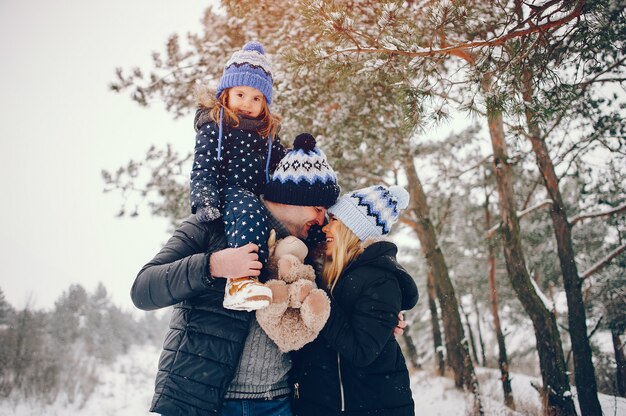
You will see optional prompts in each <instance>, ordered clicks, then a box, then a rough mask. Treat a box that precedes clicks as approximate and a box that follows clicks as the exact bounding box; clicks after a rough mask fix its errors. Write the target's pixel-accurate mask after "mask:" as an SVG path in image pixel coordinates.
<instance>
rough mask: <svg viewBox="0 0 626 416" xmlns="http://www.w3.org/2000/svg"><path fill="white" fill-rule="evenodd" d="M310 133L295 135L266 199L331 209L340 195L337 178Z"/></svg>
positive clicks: (277, 167) (269, 184)
mask: <svg viewBox="0 0 626 416" xmlns="http://www.w3.org/2000/svg"><path fill="white" fill-rule="evenodd" d="M315 144H316V142H315V138H314V137H313V136H311V135H310V134H307V133H304V134H300V135H298V137H296V140H295V141H294V148H293V149H292V150H291V151H289V152H288V153H287V154H286V155H285V156H284V157H283V158H282V159H281V161H280V162H279V163H278V166H276V170H275V171H274V175H273V177H272V179H271V181H270V182H269V183H268V184H267V186H266V189H265V199H267V200H268V201H273V202H278V203H281V204H287V205H300V206H330V205H332V204H334V203H335V201H336V200H337V197H338V196H339V186H338V185H337V175H335V171H334V170H333V168H332V167H330V165H329V164H328V161H327V160H326V155H325V154H324V152H323V151H322V150H321V149H319V148H317V147H315Z"/></svg>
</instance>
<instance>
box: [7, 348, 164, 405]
mask: <svg viewBox="0 0 626 416" xmlns="http://www.w3.org/2000/svg"><path fill="white" fill-rule="evenodd" d="M159 354H160V348H157V347H153V346H141V347H140V346H136V347H133V348H132V349H131V350H130V351H129V353H128V354H126V355H124V356H121V357H119V358H118V359H117V360H116V361H115V362H114V363H113V364H112V365H110V366H107V367H103V368H101V369H100V371H99V374H98V378H99V381H100V382H99V384H98V386H97V387H96V388H95V390H94V392H93V393H92V395H91V396H90V397H89V399H88V400H87V402H86V403H84V405H83V406H81V403H78V402H79V401H80V400H75V401H74V403H70V402H69V401H68V400H67V397H59V398H57V400H56V402H55V403H53V404H51V405H44V404H41V403H36V402H34V401H29V402H23V401H21V402H15V400H10V399H9V400H2V401H0V416H9V415H10V416H40V415H45V416H87V415H89V416H111V415H115V416H140V415H154V413H149V412H148V408H149V407H150V401H151V400H152V393H153V391H154V376H155V375H156V370H157V363H158V359H159Z"/></svg>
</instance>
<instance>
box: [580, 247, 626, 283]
mask: <svg viewBox="0 0 626 416" xmlns="http://www.w3.org/2000/svg"><path fill="white" fill-rule="evenodd" d="M625 250H626V244H622V245H621V246H619V247H618V248H616V249H615V250H613V251H612V252H610V253H609V254H607V256H606V257H604V258H603V259H602V260H600V261H599V262H597V263H596V264H594V265H593V266H591V267H590V268H589V269H587V270H586V271H585V272H584V273H582V274H581V275H580V279H581V280H584V279H586V278H588V277H589V276H591V275H592V274H594V273H596V272H598V271H600V270H602V269H603V268H604V267H606V266H608V265H609V263H611V260H613V259H614V258H615V257H617V256H619V255H620V254H621V253H623V252H624V251H625Z"/></svg>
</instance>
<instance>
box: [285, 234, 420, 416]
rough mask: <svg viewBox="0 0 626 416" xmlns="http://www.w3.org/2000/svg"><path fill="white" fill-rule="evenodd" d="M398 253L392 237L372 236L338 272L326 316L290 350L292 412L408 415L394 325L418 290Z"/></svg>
mask: <svg viewBox="0 0 626 416" xmlns="http://www.w3.org/2000/svg"><path fill="white" fill-rule="evenodd" d="M396 253H397V247H396V246H395V245H394V244H393V243H390V242H387V241H380V242H375V243H373V244H371V245H369V246H368V247H366V248H365V250H364V251H363V253H362V254H361V255H360V256H359V257H357V259H356V260H354V261H353V262H352V263H350V264H349V265H348V266H347V268H346V270H345V271H344V272H343V273H342V275H341V277H340V278H339V280H338V282H337V285H336V286H335V288H334V290H333V291H332V293H331V313H330V318H329V319H328V322H327V323H326V325H325V326H324V329H323V330H322V332H321V334H320V336H318V337H317V339H316V340H315V341H313V342H312V343H310V344H308V345H306V346H305V347H304V348H303V349H302V350H301V351H299V352H298V353H297V356H296V360H297V363H298V366H297V368H298V369H297V371H296V372H297V374H296V380H297V381H298V392H297V395H298V398H297V399H295V401H294V409H295V411H296V414H297V415H298V416H309V415H310V416H313V415H315V416H318V415H325V416H330V415H339V414H341V415H363V416H365V415H367V416H369V415H394V416H395V415H397V416H404V415H407V416H412V415H413V414H414V403H413V399H412V394H411V388H410V383H409V375H408V371H407V367H406V364H405V361H404V357H403V355H402V352H401V350H400V347H399V345H398V343H397V342H396V339H395V338H394V336H393V330H394V327H395V326H396V325H397V323H398V318H397V316H398V313H399V312H400V310H407V309H411V308H412V307H413V306H415V304H416V303H417V299H418V292H417V287H416V285H415V282H414V281H413V279H412V277H411V276H410V275H409V274H408V273H407V272H406V271H405V270H404V269H403V268H402V267H401V266H400V265H399V264H398V263H397V261H396V257H395V256H396ZM342 411H343V412H342Z"/></svg>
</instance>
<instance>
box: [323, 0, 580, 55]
mask: <svg viewBox="0 0 626 416" xmlns="http://www.w3.org/2000/svg"><path fill="white" fill-rule="evenodd" d="M584 4H585V1H584V0H579V1H578V2H577V3H576V5H575V7H573V8H572V9H571V12H570V13H569V14H567V15H565V16H563V17H561V18H560V19H556V20H551V19H548V20H547V21H546V22H545V23H543V24H529V26H528V27H526V28H524V29H518V28H514V29H512V30H510V31H509V32H507V33H505V34H504V35H501V36H496V37H493V38H490V39H486V40H482V41H472V42H463V43H459V44H455V45H450V46H444V47H441V48H438V49H433V48H415V49H412V50H401V49H396V48H387V47H359V46H357V47H348V48H340V49H336V50H335V51H334V52H332V53H330V54H328V55H324V56H323V57H322V59H325V58H328V57H330V56H333V55H342V54H348V53H383V54H388V55H402V56H409V57H424V56H437V55H455V56H459V57H461V58H465V59H467V57H466V54H467V51H471V50H473V49H476V48H483V47H492V46H498V45H502V44H504V43H506V42H507V41H509V40H511V39H516V38H520V37H523V36H528V35H530V34H533V33H540V32H546V31H548V30H550V29H553V28H557V27H560V26H562V25H564V24H566V23H568V22H570V21H572V20H574V19H577V18H578V17H579V16H580V15H581V12H582V8H583V5H584ZM444 45H445V44H444Z"/></svg>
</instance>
